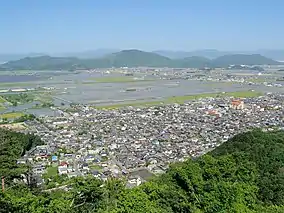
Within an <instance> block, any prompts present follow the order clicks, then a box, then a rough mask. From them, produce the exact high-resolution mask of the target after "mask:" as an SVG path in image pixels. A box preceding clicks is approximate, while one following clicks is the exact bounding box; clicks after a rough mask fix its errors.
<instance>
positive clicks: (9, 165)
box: [0, 129, 43, 181]
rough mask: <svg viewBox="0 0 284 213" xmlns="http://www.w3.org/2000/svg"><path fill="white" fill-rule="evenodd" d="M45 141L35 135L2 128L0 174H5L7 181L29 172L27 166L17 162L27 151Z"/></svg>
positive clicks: (0, 132)
mask: <svg viewBox="0 0 284 213" xmlns="http://www.w3.org/2000/svg"><path fill="white" fill-rule="evenodd" d="M41 144H43V142H42V141H41V140H40V138H39V137H37V136H34V135H25V134H22V133H17V132H12V131H10V130H5V129H0V176H5V178H6V180H7V181H11V180H12V179H13V178H18V177H20V175H21V174H25V173H26V172H27V168H26V167H23V166H21V165H18V164H17V159H19V158H20V157H21V156H22V155H23V154H24V153H25V152H26V151H28V150H30V149H31V148H32V147H34V146H37V145H41Z"/></svg>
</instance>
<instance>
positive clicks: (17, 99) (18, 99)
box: [3, 93, 34, 106]
mask: <svg viewBox="0 0 284 213" xmlns="http://www.w3.org/2000/svg"><path fill="white" fill-rule="evenodd" d="M3 98H4V99H5V100H6V101H8V102H10V103H11V104H13V106H17V105H18V104H24V103H28V102H33V101H34V97H33V96H32V95H30V94H28V93H18V94H8V95H4V96H3Z"/></svg>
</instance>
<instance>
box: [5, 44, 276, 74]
mask: <svg viewBox="0 0 284 213" xmlns="http://www.w3.org/2000/svg"><path fill="white" fill-rule="evenodd" d="M232 64H235V65H242V64H246V65H256V64H257V65H265V64H270V65H277V64H281V63H280V62H278V61H274V60H272V59H269V58H266V57H264V56H261V55H258V54H254V55H245V54H235V55H224V56H221V57H218V58H216V59H212V60H210V59H207V58H204V57H199V56H192V57H187V58H183V59H170V58H167V57H165V56H161V55H159V54H156V53H152V52H144V51H140V50H135V49H132V50H123V51H120V52H117V53H113V54H110V55H107V56H105V57H102V58H95V59H79V58H74V57H50V56H39V57H26V58H23V59H20V60H16V61H10V62H7V63H5V64H3V65H0V70H74V69H94V68H110V67H172V68H204V67H212V68H214V67H223V68H224V67H228V66H229V65H232Z"/></svg>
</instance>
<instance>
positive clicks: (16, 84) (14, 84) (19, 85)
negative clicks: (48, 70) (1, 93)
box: [0, 82, 37, 87]
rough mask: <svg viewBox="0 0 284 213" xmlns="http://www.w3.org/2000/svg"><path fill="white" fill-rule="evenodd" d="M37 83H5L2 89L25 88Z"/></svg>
mask: <svg viewBox="0 0 284 213" xmlns="http://www.w3.org/2000/svg"><path fill="white" fill-rule="evenodd" d="M36 84H37V82H4V83H0V87H24V86H32V85H36Z"/></svg>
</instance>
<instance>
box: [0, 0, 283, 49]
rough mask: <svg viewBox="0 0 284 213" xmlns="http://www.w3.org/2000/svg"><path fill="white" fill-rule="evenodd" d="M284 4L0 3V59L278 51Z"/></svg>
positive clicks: (251, 0)
mask: <svg viewBox="0 0 284 213" xmlns="http://www.w3.org/2000/svg"><path fill="white" fill-rule="evenodd" d="M283 8H284V1H283V0H269V1H268V0H80V1H79V0H0V53H27V52H29V53H31V52H39V53H47V52H48V53H59V52H80V51H87V50H95V49H100V48H111V49H141V50H146V51H150V50H184V51H191V50H197V49H218V50H235V51H236V50H257V49H284V39H283V38H284V27H283V24H284V13H283Z"/></svg>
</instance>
